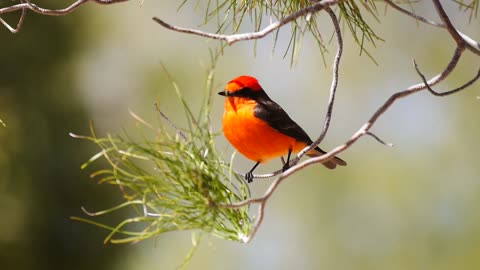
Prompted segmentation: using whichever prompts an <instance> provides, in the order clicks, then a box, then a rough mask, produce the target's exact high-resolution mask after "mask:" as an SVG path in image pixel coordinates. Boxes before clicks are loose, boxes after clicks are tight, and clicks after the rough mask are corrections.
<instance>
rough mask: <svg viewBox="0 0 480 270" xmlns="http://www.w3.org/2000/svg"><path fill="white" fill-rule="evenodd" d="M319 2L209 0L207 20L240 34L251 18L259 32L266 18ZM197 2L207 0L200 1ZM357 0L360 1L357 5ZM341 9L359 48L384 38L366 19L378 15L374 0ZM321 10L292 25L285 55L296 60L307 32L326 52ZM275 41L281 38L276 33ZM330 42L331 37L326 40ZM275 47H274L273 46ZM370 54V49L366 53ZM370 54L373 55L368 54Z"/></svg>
mask: <svg viewBox="0 0 480 270" xmlns="http://www.w3.org/2000/svg"><path fill="white" fill-rule="evenodd" d="M188 1H193V0H184V1H183V3H182V4H181V6H180V7H182V6H183V5H184V4H185V3H186V2H188ZM315 2H317V1H311V0H216V1H212V0H208V1H206V8H205V19H204V23H205V24H207V23H210V22H214V23H216V24H217V31H216V32H217V33H229V34H231V33H237V32H238V31H239V29H240V27H241V26H242V25H243V24H244V23H245V19H246V18H247V19H249V21H250V23H251V24H253V27H254V29H253V30H254V31H259V30H261V29H262V27H265V21H267V23H270V22H271V21H272V20H281V19H282V18H284V17H286V16H288V15H289V14H292V13H295V12H297V11H299V10H301V9H304V8H307V7H309V6H311V5H313V4H314V3H315ZM196 3H197V5H200V4H201V3H204V1H200V0H197V2H196ZM357 3H358V4H357ZM338 12H339V13H340V17H341V19H342V20H343V22H344V23H345V25H346V26H347V27H348V29H349V30H350V32H351V34H352V35H353V37H354V40H355V41H356V43H357V44H359V45H360V51H361V52H366V50H365V48H364V45H365V41H366V42H370V43H371V44H372V45H374V46H375V41H377V40H381V39H380V38H379V37H378V36H377V35H376V34H375V33H374V31H373V29H372V28H371V27H370V26H369V25H368V24H367V23H366V22H365V20H364V18H363V13H369V14H370V15H373V17H375V18H376V15H377V8H376V6H375V2H374V1H373V0H366V1H357V0H344V1H339V4H338ZM319 15H320V13H314V14H308V15H307V16H305V17H300V18H298V19H297V20H295V21H294V22H293V23H292V24H291V32H290V35H291V36H290V42H289V44H288V46H287V49H286V52H285V56H286V55H287V54H288V53H290V55H291V62H292V63H293V61H294V60H295V58H296V56H297V55H298V54H299V51H300V48H301V41H302V39H303V37H304V36H305V34H307V33H308V34H310V35H312V37H313V38H314V39H315V40H316V43H317V44H318V46H319V49H320V52H321V53H322V56H323V55H324V53H325V52H326V49H325V47H326V45H327V44H325V40H324V39H322V36H321V31H320V30H321V28H322V27H323V26H322V25H319V23H318V16H319ZM274 38H275V42H276V41H277V39H278V31H277V32H276V34H275V36H274ZM327 41H328V39H327ZM274 47H275V46H274ZM367 54H368V52H367ZM368 55H369V56H370V54H368Z"/></svg>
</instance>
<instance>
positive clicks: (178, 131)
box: [153, 102, 188, 141]
mask: <svg viewBox="0 0 480 270" xmlns="http://www.w3.org/2000/svg"><path fill="white" fill-rule="evenodd" d="M153 106H154V107H155V110H156V111H157V112H158V113H159V114H160V116H161V117H162V118H163V119H164V120H165V121H167V123H168V124H169V125H170V126H171V127H172V128H173V129H174V130H175V132H176V133H177V134H178V135H180V137H182V138H183V139H184V140H185V141H188V136H187V135H186V134H185V133H184V132H183V131H181V130H180V129H179V128H178V127H177V125H175V123H173V122H172V120H170V118H168V116H167V115H165V114H164V113H163V112H162V111H161V110H160V108H159V107H158V104H157V103H156V102H155V103H154V104H153Z"/></svg>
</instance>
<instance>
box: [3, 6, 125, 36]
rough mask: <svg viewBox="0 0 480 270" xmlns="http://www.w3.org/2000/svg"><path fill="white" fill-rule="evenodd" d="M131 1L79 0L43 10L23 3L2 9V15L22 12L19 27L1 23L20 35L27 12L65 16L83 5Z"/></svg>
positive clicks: (4, 22)
mask: <svg viewBox="0 0 480 270" xmlns="http://www.w3.org/2000/svg"><path fill="white" fill-rule="evenodd" d="M127 1H129V0H77V1H76V2H74V3H72V4H71V5H70V6H68V7H66V8H63V9H46V8H41V7H39V6H37V5H36V4H33V3H30V1H25V2H24V3H23V1H21V3H20V4H16V5H12V6H8V7H4V8H0V15H2V14H6V13H11V12H14V11H17V10H22V14H21V16H20V19H19V20H18V23H17V27H16V28H13V27H11V26H10V25H9V24H8V23H7V22H6V21H5V20H3V19H2V18H0V22H1V23H2V24H3V25H4V26H5V27H6V28H7V29H8V30H10V32H12V33H14V34H15V33H18V32H19V31H20V29H21V28H22V26H23V23H24V21H25V17H26V11H27V10H31V11H33V12H35V13H39V14H42V15H48V16H64V15H67V14H69V13H71V12H73V11H74V10H76V9H77V8H78V7H80V6H81V5H83V4H85V3H87V2H95V3H97V4H100V5H110V4H116V3H122V2H127Z"/></svg>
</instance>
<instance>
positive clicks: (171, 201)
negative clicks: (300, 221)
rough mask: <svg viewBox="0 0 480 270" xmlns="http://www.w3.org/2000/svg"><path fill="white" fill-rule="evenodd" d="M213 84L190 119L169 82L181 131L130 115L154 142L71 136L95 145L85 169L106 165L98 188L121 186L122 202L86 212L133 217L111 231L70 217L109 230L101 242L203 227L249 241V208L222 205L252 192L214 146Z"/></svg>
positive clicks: (124, 137) (98, 174)
mask: <svg viewBox="0 0 480 270" xmlns="http://www.w3.org/2000/svg"><path fill="white" fill-rule="evenodd" d="M212 84H213V72H211V73H210V74H209V76H208V80H207V83H206V86H205V89H206V91H207V92H206V93H205V96H206V97H207V98H206V99H205V100H204V102H203V105H202V107H201V110H200V112H199V114H198V116H195V115H194V113H193V112H192V111H191V110H190V109H189V107H188V105H187V104H186V102H185V100H184V99H183V97H182V96H181V94H180V91H179V89H178V87H177V86H176V84H175V83H173V86H174V88H175V90H176V92H177V94H178V97H179V99H180V101H181V102H182V104H183V106H184V109H185V115H186V118H187V120H188V123H189V127H188V129H186V130H180V129H178V128H176V127H175V126H174V125H173V124H172V123H171V122H169V120H168V118H164V120H166V122H164V123H166V125H164V126H160V127H158V128H154V127H152V126H151V125H150V124H149V123H146V122H145V121H144V120H142V119H141V118H140V117H138V116H136V115H135V114H132V115H133V116H134V118H135V119H136V120H137V121H138V122H139V123H141V124H142V126H144V127H146V128H148V129H149V130H150V131H153V132H150V133H153V134H154V136H148V135H145V133H143V132H142V135H141V136H140V137H141V139H134V138H132V137H130V136H129V135H128V134H127V133H124V134H123V135H111V134H109V135H107V136H106V137H98V136H97V135H96V134H95V131H94V130H93V128H92V129H91V136H78V135H73V136H74V137H80V138H83V139H87V140H90V141H92V142H93V143H95V144H96V145H98V146H99V147H100V149H101V151H100V152H99V153H98V154H97V155H95V156H93V157H92V158H91V159H90V160H89V161H88V162H87V163H85V164H84V165H83V168H86V167H87V166H88V165H89V164H90V163H92V162H98V161H97V160H99V159H105V160H106V161H107V162H108V166H109V168H106V169H102V170H99V171H96V172H94V173H93V174H92V176H93V177H95V178H96V179H98V181H99V183H106V184H111V185H114V186H116V187H118V190H119V192H120V193H121V195H122V198H123V199H124V202H123V203H121V204H120V205H117V206H115V207H113V208H111V209H108V210H105V211H101V212H97V213H89V212H87V211H86V213H87V214H89V215H91V216H98V215H105V214H109V213H112V212H114V211H118V210H121V209H125V208H129V209H130V210H133V212H134V213H136V214H135V215H133V217H132V216H131V214H129V215H130V216H131V217H129V218H127V219H125V220H124V221H122V222H120V223H119V224H118V225H116V226H108V225H105V224H99V223H97V222H96V221H95V220H94V218H87V219H84V218H79V217H74V219H76V220H81V221H85V222H88V223H93V224H95V225H98V226H101V227H103V228H106V229H108V230H110V231H111V233H110V234H109V235H108V236H107V237H106V239H105V242H112V243H125V242H135V241H140V240H143V239H147V238H150V237H154V236H158V235H159V234H162V233H165V232H170V231H178V230H196V229H200V230H202V231H206V232H209V233H211V234H213V235H215V236H218V237H220V238H223V239H228V240H235V241H241V240H242V238H243V237H245V236H246V235H248V234H249V231H250V229H251V226H252V221H251V219H250V218H249V216H248V206H245V207H242V208H238V209H229V208H223V207H222V205H227V204H232V203H235V202H239V201H241V200H243V199H245V198H248V197H250V193H249V189H248V186H247V185H246V184H245V182H244V181H243V180H242V179H240V178H239V177H238V176H237V175H236V174H234V173H232V171H231V168H230V166H229V164H226V163H225V162H224V157H222V156H221V155H219V154H218V153H217V150H216V148H215V144H214V140H213V139H214V137H215V135H214V133H213V132H212V131H211V129H210V118H209V115H210V111H209V110H210V107H211V104H210V97H211V90H212ZM159 113H161V112H160V111H159ZM161 114H162V115H163V113H161ZM163 116H164V115H163ZM132 224H133V225H132Z"/></svg>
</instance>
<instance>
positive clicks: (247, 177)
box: [245, 172, 253, 183]
mask: <svg viewBox="0 0 480 270" xmlns="http://www.w3.org/2000/svg"><path fill="white" fill-rule="evenodd" d="M245 180H247V183H251V182H253V173H252V172H247V173H246V174H245Z"/></svg>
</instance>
